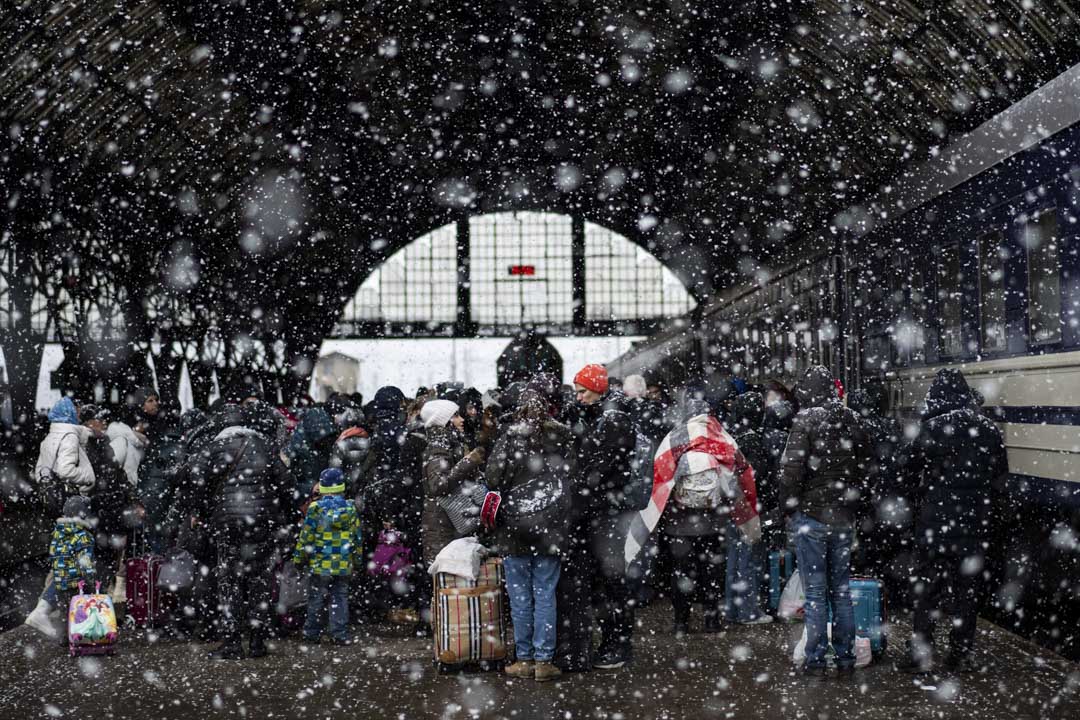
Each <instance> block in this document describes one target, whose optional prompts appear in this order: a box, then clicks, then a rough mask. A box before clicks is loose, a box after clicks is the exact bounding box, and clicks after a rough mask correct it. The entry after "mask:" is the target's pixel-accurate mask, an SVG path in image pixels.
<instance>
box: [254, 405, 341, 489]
mask: <svg viewBox="0 0 1080 720" xmlns="http://www.w3.org/2000/svg"><path fill="white" fill-rule="evenodd" d="M241 422H243V421H242V420H241ZM337 436H338V430H337V427H336V426H335V425H334V421H333V419H332V418H331V417H330V413H328V412H326V410H325V409H324V408H321V407H313V408H309V409H308V410H307V412H305V413H304V417H303V418H302V419H301V420H300V425H299V426H298V427H297V428H296V431H295V432H294V433H293V435H292V439H291V440H290V441H289V447H288V448H286V450H285V457H286V458H287V459H288V461H289V470H290V471H291V472H292V474H293V477H294V478H296V492H297V495H298V497H300V498H307V497H308V496H310V495H311V491H312V489H313V488H314V487H315V484H316V483H317V482H319V473H320V472H322V471H323V469H324V468H326V467H327V466H328V465H329V464H330V452H331V450H332V449H333V447H334V441H335V440H336V439H337ZM268 440H269V438H268Z"/></svg>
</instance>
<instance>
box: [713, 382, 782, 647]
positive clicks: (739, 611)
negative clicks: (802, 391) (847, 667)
mask: <svg viewBox="0 0 1080 720" xmlns="http://www.w3.org/2000/svg"><path fill="white" fill-rule="evenodd" d="M764 420H765V396H763V395H762V394H761V393H759V392H755V391H750V392H744V393H743V394H741V395H739V396H738V397H736V398H735V400H734V401H733V402H732V409H731V415H730V417H729V431H730V433H731V436H732V437H733V438H734V439H735V443H736V444H737V445H738V447H739V451H740V452H742V454H743V457H744V458H746V461H747V462H748V463H750V467H751V468H753V470H754V481H755V486H756V487H760V486H761V485H762V484H768V483H769V482H770V478H771V477H772V476H773V474H774V464H773V459H772V457H771V456H770V455H769V450H768V448H767V447H766V444H765V435H764V431H763V428H762V426H763V423H764ZM758 492H760V490H759V491H758ZM762 510H763V508H761V507H759V509H758V512H759V515H760V514H761V511H762ZM726 535H727V538H728V541H727V574H726V578H725V584H724V587H725V590H724V615H725V617H726V618H727V619H728V620H729V621H731V622H737V623H741V624H744V625H746V624H755V625H756V624H762V623H768V622H772V616H770V615H768V614H767V613H764V612H762V611H761V609H760V607H759V605H758V589H759V588H760V587H761V574H762V570H763V569H764V564H765V552H764V549H765V545H764V544H763V543H762V542H758V543H754V544H751V543H750V542H748V541H747V540H746V539H745V538H744V537H743V536H742V534H741V533H740V532H738V529H737V528H736V527H735V524H734V523H733V522H731V521H730V520H729V521H728V528H727V533H726Z"/></svg>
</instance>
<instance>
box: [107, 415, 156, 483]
mask: <svg viewBox="0 0 1080 720" xmlns="http://www.w3.org/2000/svg"><path fill="white" fill-rule="evenodd" d="M140 428H141V425H139V426H136V427H135V428H133V427H131V426H130V425H128V424H127V423H123V422H119V421H117V422H112V423H109V428H108V430H107V431H106V432H107V434H108V436H109V444H110V445H112V451H113V457H114V458H115V460H116V464H117V465H118V466H120V467H122V468H123V469H124V474H125V475H127V479H128V482H129V483H131V486H132V487H138V486H139V465H140V464H142V461H143V457H144V456H145V455H146V448H147V446H148V445H149V444H150V441H149V439H148V438H147V437H146V435H145V434H143V433H141V432H139V429H140Z"/></svg>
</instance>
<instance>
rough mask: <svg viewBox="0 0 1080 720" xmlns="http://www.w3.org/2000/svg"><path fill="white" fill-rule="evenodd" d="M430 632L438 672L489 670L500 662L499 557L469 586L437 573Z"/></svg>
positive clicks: (502, 648) (503, 625)
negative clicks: (433, 642) (433, 643)
mask: <svg viewBox="0 0 1080 720" xmlns="http://www.w3.org/2000/svg"><path fill="white" fill-rule="evenodd" d="M434 584H435V588H434V599H433V602H432V613H431V617H432V627H433V629H434V634H435V662H436V664H437V665H438V667H439V670H440V671H442V672H449V671H452V670H457V669H464V668H468V667H476V668H480V669H484V670H489V669H495V668H497V667H498V666H500V665H502V664H503V663H504V662H505V660H506V626H507V623H506V605H505V601H504V593H505V589H504V587H503V585H504V580H503V565H502V558H488V559H487V560H485V561H484V564H483V565H482V566H481V567H480V575H479V577H477V579H476V580H475V581H473V580H468V579H466V578H463V577H459V576H457V575H450V574H447V573H438V574H437V575H436V576H435V578H434Z"/></svg>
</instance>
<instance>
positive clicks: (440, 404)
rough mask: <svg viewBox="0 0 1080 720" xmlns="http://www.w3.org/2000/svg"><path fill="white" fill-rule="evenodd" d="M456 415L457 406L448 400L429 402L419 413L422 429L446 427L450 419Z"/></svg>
mask: <svg viewBox="0 0 1080 720" xmlns="http://www.w3.org/2000/svg"><path fill="white" fill-rule="evenodd" d="M457 414H458V404H457V403H456V402H451V401H450V400H429V401H428V402H426V403H424V409H423V410H421V411H420V420H421V422H423V423H424V427H426V428H429V427H446V424H447V423H448V422H450V418H452V417H454V416H455V415H457Z"/></svg>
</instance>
